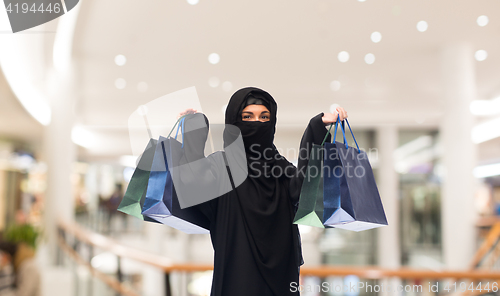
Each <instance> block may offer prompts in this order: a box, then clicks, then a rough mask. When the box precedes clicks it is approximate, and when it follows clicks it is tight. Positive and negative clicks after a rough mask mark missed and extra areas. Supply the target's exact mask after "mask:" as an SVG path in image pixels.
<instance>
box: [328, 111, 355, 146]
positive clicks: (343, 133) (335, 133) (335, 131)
mask: <svg viewBox="0 0 500 296" xmlns="http://www.w3.org/2000/svg"><path fill="white" fill-rule="evenodd" d="M344 120H345V122H347V126H348V127H349V131H351V135H352V139H353V140H354V143H356V147H357V148H358V153H360V152H361V150H360V149H359V145H358V142H357V141H356V138H355V137H354V133H353V132H352V128H351V125H350V124H349V121H348V120H347V118H346V119H344ZM339 121H340V114H339V115H338V117H337V121H335V130H334V135H333V138H332V143H333V142H334V141H335V139H336V137H337V127H338V125H339ZM332 126H333V123H331V124H330V128H329V129H328V132H327V133H326V135H325V138H324V139H323V142H321V146H323V144H325V141H326V138H327V137H328V134H331V129H332ZM340 129H341V130H342V136H343V138H344V145H345V148H346V149H348V148H349V145H348V144H347V140H346V138H345V131H344V127H343V125H342V124H340Z"/></svg>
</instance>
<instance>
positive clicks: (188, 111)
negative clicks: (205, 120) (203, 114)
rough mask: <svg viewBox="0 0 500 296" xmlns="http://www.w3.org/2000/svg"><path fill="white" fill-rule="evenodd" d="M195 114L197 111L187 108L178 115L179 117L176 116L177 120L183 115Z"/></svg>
mask: <svg viewBox="0 0 500 296" xmlns="http://www.w3.org/2000/svg"><path fill="white" fill-rule="evenodd" d="M195 113H198V110H196V109H193V108H188V109H186V110H184V111H182V112H181V113H179V115H177V119H179V118H180V117H182V116H184V115H188V114H195Z"/></svg>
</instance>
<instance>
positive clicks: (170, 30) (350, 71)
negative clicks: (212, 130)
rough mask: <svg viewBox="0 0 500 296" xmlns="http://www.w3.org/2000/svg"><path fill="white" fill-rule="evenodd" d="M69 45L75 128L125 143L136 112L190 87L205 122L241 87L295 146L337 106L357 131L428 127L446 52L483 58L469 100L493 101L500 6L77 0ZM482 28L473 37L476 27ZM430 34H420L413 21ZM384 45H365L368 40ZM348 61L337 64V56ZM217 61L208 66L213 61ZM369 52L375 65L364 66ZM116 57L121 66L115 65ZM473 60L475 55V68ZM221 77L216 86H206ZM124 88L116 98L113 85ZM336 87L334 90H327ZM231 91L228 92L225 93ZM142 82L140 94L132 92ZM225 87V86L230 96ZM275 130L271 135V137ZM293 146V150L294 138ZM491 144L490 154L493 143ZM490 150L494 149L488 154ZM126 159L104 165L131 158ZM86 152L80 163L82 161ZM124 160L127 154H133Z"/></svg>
mask: <svg viewBox="0 0 500 296" xmlns="http://www.w3.org/2000/svg"><path fill="white" fill-rule="evenodd" d="M80 5H81V7H80V13H79V17H78V22H77V26H76V32H75V37H74V46H73V57H74V61H75V67H76V71H77V90H75V93H76V94H77V108H76V109H77V110H78V112H77V119H76V121H77V123H78V124H81V125H84V126H87V127H89V128H90V129H92V130H93V131H95V132H101V133H103V134H113V135H114V136H115V137H119V138H120V139H121V138H123V139H122V142H120V143H124V145H126V144H127V143H128V138H127V135H128V134H127V129H126V128H127V120H128V117H129V116H130V114H131V113H132V112H133V111H135V110H136V109H137V107H138V106H139V105H141V104H145V103H147V102H149V101H151V100H153V99H156V98H158V97H160V96H163V95H165V94H168V93H171V92H174V91H177V90H180V89H184V88H187V87H191V86H195V87H196V90H197V92H198V96H199V98H200V102H201V105H202V108H203V111H204V113H206V114H207V116H208V117H209V118H210V120H211V122H212V123H221V122H222V121H223V113H222V108H223V105H224V104H227V101H228V99H229V97H230V96H231V94H232V93H233V92H234V91H235V90H237V89H239V88H241V87H244V86H257V87H260V88H263V89H265V90H267V91H268V92H269V93H271V94H272V95H273V96H274V98H275V99H276V100H277V102H278V106H279V121H278V122H279V126H281V127H282V128H283V129H286V127H287V126H288V127H289V128H290V129H294V130H296V134H297V135H296V137H300V132H302V131H303V129H304V127H305V124H306V123H307V122H308V120H309V119H310V118H311V117H313V116H314V115H316V114H318V113H320V112H324V111H328V110H329V106H330V105H331V104H333V103H337V104H340V105H341V106H343V107H344V108H345V109H346V110H347V112H348V113H349V119H350V122H351V123H352V124H353V125H354V127H357V128H371V127H373V126H376V125H383V124H387V123H388V124H397V125H399V126H401V127H403V128H435V127H437V126H438V124H439V121H440V118H441V116H442V115H443V113H444V112H446V104H445V101H444V100H443V88H442V83H441V67H442V63H441V60H442V59H441V57H442V54H443V52H444V49H445V48H447V47H449V46H455V45H456V44H462V43H464V44H468V45H470V47H471V49H472V55H473V53H474V51H476V50H479V49H484V50H486V51H487V52H488V54H489V55H488V58H487V59H486V60H485V61H483V62H477V61H475V65H476V82H477V98H478V99H490V98H492V97H495V96H498V95H500V71H498V69H499V68H500V54H498V53H499V52H500V42H498V40H499V37H500V2H499V1H498V0H482V1H471V0H469V1H456V0H439V1H436V0H419V1H400V0H377V1H374V0H366V1H364V2H359V1H357V0H309V1H286V0H266V1H264V0H252V1H250V0H240V1H229V0H213V1H209V0H200V1H199V3H198V4H196V5H190V4H189V3H188V2H187V1H185V0H176V1H151V0H144V1H140V2H137V1H131V0H105V1H103V0H100V1H96V0H84V1H81V2H80ZM480 15H487V16H488V17H489V24H488V25H486V26H484V27H480V26H478V24H477V23H476V19H477V17H478V16H480ZM421 20H425V21H426V22H427V23H428V24H429V28H428V30H427V31H426V32H419V31H417V29H416V25H417V22H419V21H421ZM374 31H378V32H380V33H381V34H382V40H381V41H380V42H379V43H374V42H372V41H371V40H370V35H371V33H372V32H374ZM341 51H347V52H349V54H350V59H349V61H348V62H346V63H341V62H340V61H339V60H338V58H337V55H338V53H339V52H341ZM214 52H215V53H218V54H219V55H220V62H219V63H218V64H215V65H213V64H210V63H209V62H208V56H209V54H210V53H214ZM367 53H373V54H374V55H375V62H374V63H373V64H371V65H368V64H367V63H365V61H364V56H365V54H367ZM118 54H123V55H125V56H126V58H127V62H126V64H125V65H124V66H117V65H116V64H115V62H114V58H115V56H116V55H118ZM472 58H473V56H471V59H472ZM212 77H217V78H218V80H219V81H220V84H219V85H218V86H217V87H211V86H210V85H209V79H210V78H212ZM117 78H123V79H124V80H125V81H126V87H125V88H124V89H117V88H116V87H115V80H116V79H117ZM333 80H337V81H339V82H340V85H341V86H340V89H339V90H338V91H333V90H332V89H331V87H330V83H331V82H332V81H333ZM226 81H228V82H230V84H231V85H232V87H230V88H229V87H228V89H226V90H224V88H223V87H222V83H223V82H226ZM140 82H145V83H146V84H147V85H148V89H147V91H145V92H141V91H139V90H138V88H137V85H138V84H139V83H140ZM227 85H228V83H226V86H227ZM278 130H279V127H278ZM297 140H298V139H297ZM492 145H493V144H492ZM495 148H498V143H497V144H494V145H493V146H491V147H488V149H489V150H488V151H492V149H495ZM128 150H129V149H128V148H124V149H122V150H120V151H119V150H112V151H106V152H103V153H101V154H106V155H117V154H127V151H128ZM82 153H83V152H82ZM129 153H130V152H129Z"/></svg>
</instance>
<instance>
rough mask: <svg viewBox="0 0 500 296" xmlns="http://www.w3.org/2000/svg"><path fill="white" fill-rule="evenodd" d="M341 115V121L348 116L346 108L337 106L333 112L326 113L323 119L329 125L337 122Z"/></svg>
mask: <svg viewBox="0 0 500 296" xmlns="http://www.w3.org/2000/svg"><path fill="white" fill-rule="evenodd" d="M339 116H340V121H342V120H344V119H346V118H347V112H346V111H345V110H344V108H342V107H340V106H338V107H337V108H335V111H334V112H333V113H324V114H323V117H322V118H321V119H322V120H323V123H324V124H325V125H329V124H332V123H335V122H336V121H337V117H339Z"/></svg>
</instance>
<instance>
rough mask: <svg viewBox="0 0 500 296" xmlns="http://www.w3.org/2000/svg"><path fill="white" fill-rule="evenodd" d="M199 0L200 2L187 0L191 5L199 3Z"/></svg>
mask: <svg viewBox="0 0 500 296" xmlns="http://www.w3.org/2000/svg"><path fill="white" fill-rule="evenodd" d="M198 2H200V1H198V0H187V3H189V4H191V5H196V4H198Z"/></svg>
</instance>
